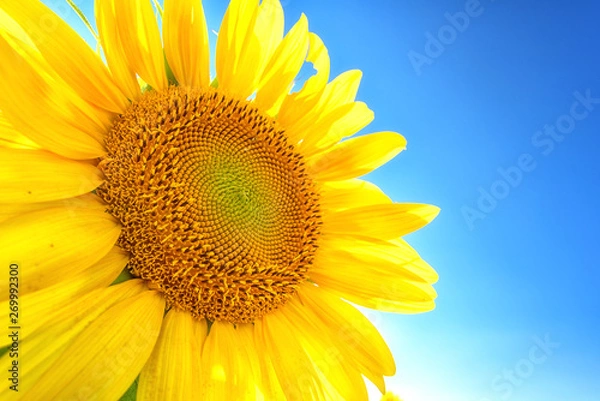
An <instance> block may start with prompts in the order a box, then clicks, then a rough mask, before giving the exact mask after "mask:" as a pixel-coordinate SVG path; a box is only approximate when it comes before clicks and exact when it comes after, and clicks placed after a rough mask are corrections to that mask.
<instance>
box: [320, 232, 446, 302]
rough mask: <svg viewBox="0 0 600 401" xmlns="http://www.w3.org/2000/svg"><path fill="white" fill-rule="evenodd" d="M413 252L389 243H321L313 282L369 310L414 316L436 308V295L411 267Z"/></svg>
mask: <svg viewBox="0 0 600 401" xmlns="http://www.w3.org/2000/svg"><path fill="white" fill-rule="evenodd" d="M419 260H420V258H417V259H413V255H412V254H411V253H404V252H403V250H402V249H401V248H398V247H396V246H395V245H393V244H390V243H385V242H371V241H368V240H359V239H353V238H344V237H342V238H331V239H328V240H326V241H321V244H320V247H319V250H318V252H317V255H316V258H315V263H314V266H313V268H312V269H311V271H310V276H311V280H312V281H314V282H315V283H317V284H318V285H319V287H322V288H326V289H329V290H331V291H334V292H335V293H336V294H337V295H338V296H341V297H343V298H345V299H347V300H349V301H352V302H354V303H357V304H359V305H363V306H366V307H369V308H374V309H380V310H387V311H393V312H405V313H414V312H422V311H426V310H430V309H432V308H433V307H434V302H433V300H434V299H435V298H436V293H435V290H434V289H433V287H431V285H430V283H428V282H427V281H428V280H427V279H425V278H423V277H421V276H420V275H419V274H418V272H416V271H415V270H414V269H413V268H412V267H411V265H412V264H413V263H418V261H419Z"/></svg>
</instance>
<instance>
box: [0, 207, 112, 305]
mask: <svg viewBox="0 0 600 401" xmlns="http://www.w3.org/2000/svg"><path fill="white" fill-rule="evenodd" d="M119 234H120V226H119V224H118V223H117V222H116V221H115V219H114V218H113V217H112V216H110V215H109V214H108V213H105V212H104V209H103V208H102V207H101V206H99V205H97V204H96V205H94V204H90V205H86V206H85V207H79V208H76V207H69V206H68V203H66V205H65V206H64V207H54V208H49V209H42V210H38V211H33V212H30V213H26V214H23V215H20V216H18V217H15V218H11V219H8V220H6V221H4V222H2V223H0V258H1V260H2V263H4V264H5V265H7V266H8V264H10V263H16V264H18V265H19V266H20V268H21V280H20V283H19V285H20V291H21V292H23V293H26V292H28V291H35V290H37V289H39V288H44V287H47V286H49V285H51V284H53V283H57V282H59V281H60V280H62V279H63V278H64V277H65V276H67V275H68V274H69V272H70V270H71V268H72V266H73V265H75V264H78V265H79V266H83V267H87V266H90V265H92V264H94V263H96V262H97V261H98V260H100V259H101V258H102V257H103V256H104V255H106V254H107V253H108V252H109V251H110V249H111V248H112V247H113V245H114V244H115V241H116V240H117V238H118V237H119ZM7 280H8V277H6V276H5V277H2V278H0V283H1V284H2V285H5V283H6V281H7ZM5 296H6V294H0V299H4V297H5Z"/></svg>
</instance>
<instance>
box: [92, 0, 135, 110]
mask: <svg viewBox="0 0 600 401" xmlns="http://www.w3.org/2000/svg"><path fill="white" fill-rule="evenodd" d="M94 7H95V11H94V12H95V16H96V25H97V26H98V36H99V38H100V45H101V46H102V50H103V51H104V55H105V56H106V62H107V64H108V67H109V68H110V71H111V72H112V75H113V77H114V79H115V84H116V85H117V86H118V87H119V88H120V89H121V91H122V92H123V93H124V94H125V95H126V96H127V97H128V98H129V99H131V100H134V99H137V98H138V96H140V94H141V89H140V85H139V84H138V80H137V77H136V74H135V71H134V70H133V68H132V67H131V66H129V64H128V63H127V57H126V54H125V50H124V48H123V42H122V40H121V36H120V35H119V26H118V24H117V16H116V14H115V1H114V0H96V1H95V2H94Z"/></svg>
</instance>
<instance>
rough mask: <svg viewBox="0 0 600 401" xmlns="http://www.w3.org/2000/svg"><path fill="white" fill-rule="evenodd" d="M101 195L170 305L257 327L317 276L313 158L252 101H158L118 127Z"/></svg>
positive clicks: (139, 104)
mask: <svg viewBox="0 0 600 401" xmlns="http://www.w3.org/2000/svg"><path fill="white" fill-rule="evenodd" d="M106 147H107V150H108V152H107V156H105V157H104V158H103V159H102V160H101V161H100V163H99V168H100V169H101V170H102V172H103V173H104V175H105V177H106V180H105V183H104V184H103V185H102V186H101V187H100V188H98V190H97V194H98V195H99V196H100V197H101V198H102V199H104V201H105V202H106V203H107V209H108V212H110V213H111V214H113V215H114V216H115V217H117V218H118V219H119V220H120V222H121V224H122V226H123V228H122V232H121V236H120V237H119V240H118V245H120V246H121V247H122V248H124V249H125V250H127V251H129V252H130V253H131V260H130V262H129V269H130V271H131V272H132V273H133V274H134V275H135V276H138V277H140V278H142V279H144V280H147V281H148V282H149V285H150V287H151V288H154V289H156V290H158V291H161V292H162V293H163V294H164V295H165V297H166V299H167V303H168V304H169V305H170V306H176V307H178V308H181V309H183V310H187V311H190V312H191V313H192V315H193V316H195V317H197V318H203V317H204V318H207V319H209V320H211V321H215V320H218V321H228V322H231V323H248V322H252V321H254V320H255V319H257V318H260V317H261V316H263V315H264V314H266V313H268V312H269V311H272V310H274V309H275V308H277V307H278V306H280V305H282V304H284V303H285V302H286V301H287V299H289V297H290V296H291V295H293V294H294V292H295V291H296V289H297V287H298V285H299V284H300V283H302V282H303V281H305V280H306V279H307V277H308V270H309V268H310V266H311V264H312V261H313V258H314V254H315V251H316V248H317V239H318V237H319V227H320V224H321V217H320V214H319V204H318V194H317V193H316V191H315V186H314V183H313V181H312V180H311V179H310V177H309V176H308V175H307V173H306V172H305V167H304V162H303V159H302V156H301V155H299V154H298V153H296V152H295V151H294V147H293V146H292V145H290V144H289V143H287V140H286V136H285V133H284V131H283V130H281V129H279V128H278V126H277V123H276V122H275V121H274V120H273V119H271V118H269V117H267V116H265V115H263V114H262V113H261V112H260V111H259V110H257V109H256V108H254V107H253V106H252V104H251V103H250V102H247V101H239V100H233V99H231V98H228V97H227V96H226V95H223V94H220V93H218V92H217V91H216V90H210V91H200V90H198V89H191V88H182V87H175V86H172V87H170V88H169V89H168V90H165V91H161V92H154V91H151V92H147V93H146V94H144V95H143V96H142V98H141V99H140V100H138V101H136V102H134V103H133V104H132V105H131V106H130V107H129V108H128V109H127V110H126V112H125V113H124V114H122V115H120V116H119V117H118V119H117V120H116V121H115V123H114V125H113V128H112V130H111V131H110V132H109V134H108V136H107V139H106Z"/></svg>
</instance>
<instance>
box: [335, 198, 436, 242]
mask: <svg viewBox="0 0 600 401" xmlns="http://www.w3.org/2000/svg"><path fill="white" fill-rule="evenodd" d="M439 211H440V209H439V208H438V207H436V206H432V205H423V204H417V203H393V204H385V205H370V206H363V207H358V208H353V209H347V210H342V211H338V212H332V213H327V214H325V215H324V216H323V232H324V233H328V234H329V233H341V234H356V235H363V236H367V237H374V238H379V239H385V240H389V239H394V238H398V237H401V236H403V235H406V234H409V233H411V232H413V231H416V230H418V229H419V228H422V227H424V226H426V225H427V224H429V223H430V222H431V221H432V220H433V219H434V218H435V217H436V216H437V215H438V213H439Z"/></svg>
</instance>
